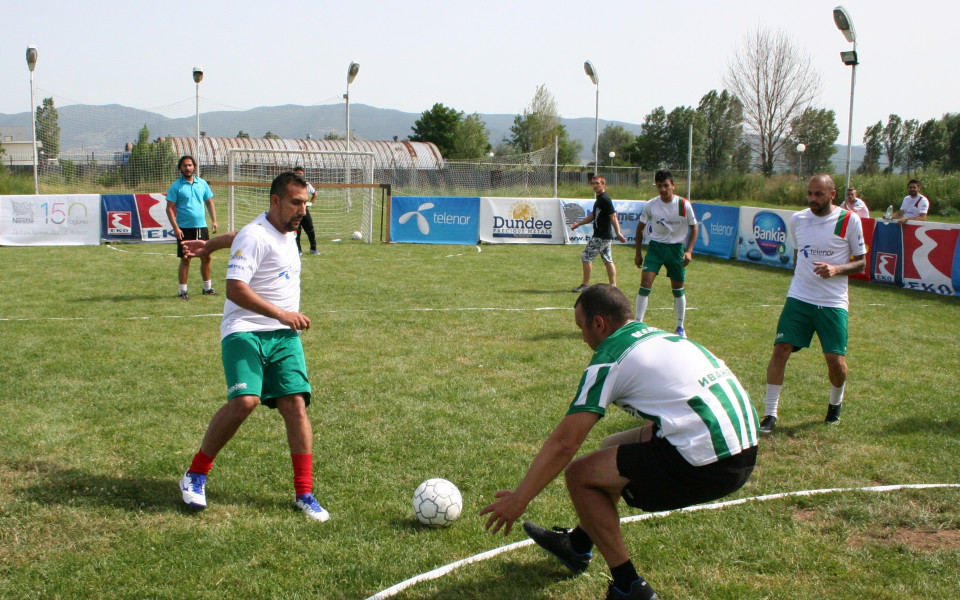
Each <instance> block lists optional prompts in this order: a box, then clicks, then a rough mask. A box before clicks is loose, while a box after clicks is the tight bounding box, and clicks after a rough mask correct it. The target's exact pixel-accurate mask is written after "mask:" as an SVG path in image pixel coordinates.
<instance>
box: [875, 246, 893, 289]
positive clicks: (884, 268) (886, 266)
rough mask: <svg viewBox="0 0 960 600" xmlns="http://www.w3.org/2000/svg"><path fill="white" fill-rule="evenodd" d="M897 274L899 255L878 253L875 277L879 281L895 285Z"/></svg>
mask: <svg viewBox="0 0 960 600" xmlns="http://www.w3.org/2000/svg"><path fill="white" fill-rule="evenodd" d="M896 274H897V255H896V254H891V253H889V252H877V264H876V265H875V266H874V270H873V277H874V279H876V280H877V281H883V282H885V283H893V282H894V281H895V280H896Z"/></svg>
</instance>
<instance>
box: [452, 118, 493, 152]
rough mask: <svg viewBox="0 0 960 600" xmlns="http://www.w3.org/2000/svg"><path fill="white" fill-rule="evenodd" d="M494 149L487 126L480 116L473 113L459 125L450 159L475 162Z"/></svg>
mask: <svg viewBox="0 0 960 600" xmlns="http://www.w3.org/2000/svg"><path fill="white" fill-rule="evenodd" d="M492 148H493V147H492V146H491V145H490V131H489V130H488V129H487V124H486V123H485V122H484V121H483V118H482V117H480V115H479V114H477V113H473V114H472V115H468V116H467V117H466V118H464V119H463V120H462V121H460V123H459V124H458V125H457V129H456V135H455V136H454V139H453V151H452V152H451V154H450V158H451V159H453V160H473V159H477V158H481V157H483V156H484V155H486V154H487V153H488V152H490V150H491V149H492Z"/></svg>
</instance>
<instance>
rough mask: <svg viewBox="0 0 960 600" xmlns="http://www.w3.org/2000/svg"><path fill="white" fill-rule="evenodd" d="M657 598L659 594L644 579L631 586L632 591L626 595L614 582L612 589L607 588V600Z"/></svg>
mask: <svg viewBox="0 0 960 600" xmlns="http://www.w3.org/2000/svg"><path fill="white" fill-rule="evenodd" d="M656 598H657V593H656V592H655V591H653V588H652V587H650V584H648V583H647V582H646V581H644V580H643V577H640V578H638V579H637V580H636V581H634V582H633V583H632V584H630V591H629V592H627V593H626V594H625V593H623V592H621V591H620V588H618V587H617V586H615V585H613V582H612V581H611V582H610V587H608V588H607V600H656Z"/></svg>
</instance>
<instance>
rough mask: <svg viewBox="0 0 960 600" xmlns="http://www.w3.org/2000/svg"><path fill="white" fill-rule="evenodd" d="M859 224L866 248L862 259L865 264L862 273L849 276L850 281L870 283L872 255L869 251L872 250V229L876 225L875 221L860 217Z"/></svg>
mask: <svg viewBox="0 0 960 600" xmlns="http://www.w3.org/2000/svg"><path fill="white" fill-rule="evenodd" d="M860 223H862V224H863V243H864V244H866V246H867V255H866V256H865V257H864V260H866V262H867V264H866V266H865V267H864V268H863V271H861V272H859V273H854V274H853V275H851V276H850V279H859V280H861V281H870V272H871V271H870V267H871V266H872V264H873V263H872V262H871V261H872V257H873V253H872V252H871V251H870V249H871V248H873V229H874V226H875V224H876V221H874V220H873V219H869V218H868V219H864V218H862V217H861V219H860Z"/></svg>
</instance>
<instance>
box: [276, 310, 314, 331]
mask: <svg viewBox="0 0 960 600" xmlns="http://www.w3.org/2000/svg"><path fill="white" fill-rule="evenodd" d="M277 320H278V321H280V322H281V323H283V324H284V325H286V326H287V327H289V328H290V329H292V330H294V331H304V330H307V329H310V318H309V317H307V315H305V314H302V313H298V312H293V311H289V310H285V311H283V314H282V315H280V317H278V318H277Z"/></svg>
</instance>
